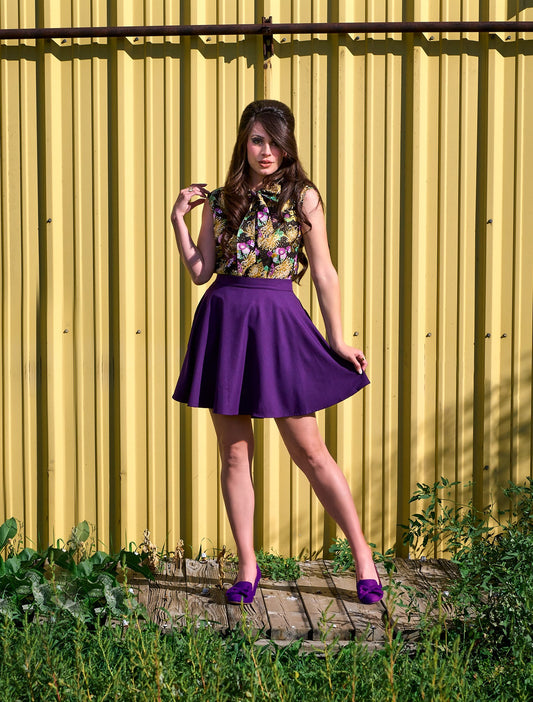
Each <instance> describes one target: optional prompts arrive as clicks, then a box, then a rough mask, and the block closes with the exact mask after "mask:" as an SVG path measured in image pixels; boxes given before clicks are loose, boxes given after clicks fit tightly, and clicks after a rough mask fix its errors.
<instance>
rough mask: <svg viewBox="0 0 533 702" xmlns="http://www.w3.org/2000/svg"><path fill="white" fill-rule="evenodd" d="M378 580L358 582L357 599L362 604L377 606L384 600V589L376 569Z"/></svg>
mask: <svg viewBox="0 0 533 702" xmlns="http://www.w3.org/2000/svg"><path fill="white" fill-rule="evenodd" d="M376 575H377V576H378V579H377V580H370V579H368V580H358V581H357V597H358V598H359V602H360V603H361V604H365V605H367V604H375V603H376V602H379V601H380V600H382V599H383V587H382V585H381V579H380V577H379V573H378V571H377V568H376Z"/></svg>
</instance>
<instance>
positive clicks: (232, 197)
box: [171, 100, 383, 604]
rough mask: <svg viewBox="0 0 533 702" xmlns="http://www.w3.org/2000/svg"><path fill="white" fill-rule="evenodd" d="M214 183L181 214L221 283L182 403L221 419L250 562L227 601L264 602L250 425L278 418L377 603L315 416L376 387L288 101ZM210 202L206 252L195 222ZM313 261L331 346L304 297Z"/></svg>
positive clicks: (368, 563) (231, 504)
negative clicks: (348, 336) (353, 334)
mask: <svg viewBox="0 0 533 702" xmlns="http://www.w3.org/2000/svg"><path fill="white" fill-rule="evenodd" d="M205 185H206V184H205V183H195V184H193V185H190V186H189V187H187V188H185V189H183V190H182V191H181V192H180V194H179V196H178V198H177V200H176V202H175V204H174V207H173V210H172V215H171V221H172V224H173V226H174V231H175V234H176V241H177V244H178V249H179V252H180V255H181V258H182V260H183V262H184V264H185V266H186V268H187V270H188V271H189V273H190V275H191V278H192V280H193V281H194V282H195V283H196V284H197V285H200V284H202V283H206V282H207V281H209V280H210V278H211V276H212V275H213V273H216V274H217V278H216V281H215V282H214V283H213V285H211V287H210V288H209V289H208V290H207V292H206V294H205V295H204V297H203V298H202V300H201V301H200V303H199V305H198V308H197V310H196V314H195V318H194V321H193V325H192V329H191V336H190V339H189V345H188V349H187V353H186V356H185V360H184V362H183V366H182V370H181V373H180V377H179V380H178V383H177V386H176V390H175V392H174V395H173V397H174V399H175V400H178V401H180V402H186V403H188V404H189V405H190V406H193V407H208V408H210V410H211V416H212V419H213V424H214V426H215V431H216V434H217V439H218V445H219V450H220V454H221V460H222V473H221V483H222V492H223V496H224V502H225V505H226V510H227V513H228V518H229V521H230V525H231V529H232V532H233V536H234V539H235V542H236V545H237V555H238V558H239V571H238V574H237V581H236V583H235V584H234V585H233V586H232V587H230V588H229V589H228V590H227V592H226V597H227V599H228V601H229V602H238V603H239V602H252V601H253V598H254V595H255V592H256V589H257V585H258V583H259V579H260V577H261V572H260V570H259V568H258V566H257V563H256V559H255V552H254V547H253V512H254V490H253V484H252V478H251V463H252V456H253V451H254V437H253V431H252V422H251V417H273V418H275V420H276V423H277V426H278V428H279V431H280V433H281V436H282V438H283V441H284V443H285V445H286V446H287V449H288V451H289V454H290V456H291V458H292V460H293V461H294V462H295V463H296V464H297V465H298V466H299V467H300V469H301V470H302V471H303V472H304V473H305V475H306V476H307V477H308V479H309V480H310V482H311V485H312V487H313V489H314V491H315V493H316V494H317V496H318V498H319V499H320V501H321V502H322V504H323V506H324V507H325V509H326V510H327V512H328V513H329V514H330V515H331V516H332V517H333V519H335V521H336V522H337V523H338V524H339V526H340V527H341V529H342V530H343V532H344V534H345V535H346V537H347V539H348V542H349V544H350V547H351V549H352V552H353V556H354V561H355V564H356V573H357V579H358V582H357V593H358V596H359V600H360V601H361V602H363V603H365V604H371V603H373V602H377V601H379V600H380V599H381V598H382V597H383V590H382V588H381V583H380V582H379V577H378V576H377V572H376V568H375V566H374V563H373V560H372V554H371V551H370V549H369V547H368V544H367V543H366V540H365V538H364V536H363V532H362V530H361V526H360V523H359V518H358V516H357V512H356V509H355V505H354V503H353V499H352V496H351V493H350V489H349V487H348V483H347V481H346V479H345V477H344V475H343V473H342V472H341V470H340V468H339V467H338V466H337V464H336V463H335V461H334V460H333V458H332V457H331V455H330V454H329V452H328V450H327V448H326V446H325V444H324V441H323V440H322V438H321V436H320V433H319V430H318V426H317V422H316V418H315V415H314V413H315V412H316V411H317V410H319V409H323V408H325V407H328V406H331V405H333V404H336V403H337V402H340V401H341V400H343V399H345V398H347V397H349V396H351V395H353V394H354V393H355V392H357V391H358V390H360V389H361V388H362V387H364V386H365V385H366V384H367V383H368V382H369V381H368V379H367V377H366V375H365V374H364V371H365V369H366V366H367V361H366V359H365V357H364V355H363V352H362V351H361V350H359V349H355V348H353V347H351V346H349V345H348V344H346V343H345V342H344V339H343V334H342V328H341V314H340V292H339V282H338V278H337V273H336V271H335V268H334V267H333V264H332V262H331V257H330V252H329V247H328V242H327V235H326V225H325V218H324V211H323V209H322V201H321V198H320V195H319V193H318V191H317V189H316V188H315V186H314V185H313V184H312V183H311V181H309V180H308V178H307V176H306V175H305V172H304V170H303V168H302V166H301V164H300V161H299V158H298V152H297V146H296V140H295V137H294V117H293V115H292V112H291V111H290V109H289V108H288V107H287V106H286V105H284V104H283V103H281V102H278V101H276V100H258V101H256V102H253V103H251V104H250V105H248V107H247V108H246V109H245V110H244V112H243V114H242V117H241V121H240V125H239V131H238V135H237V141H236V144H235V147H234V150H233V156H232V159H231V163H230V167H229V171H228V175H227V179H226V183H225V185H224V187H223V188H218V189H217V190H214V191H213V192H211V193H209V191H208V190H206V188H205ZM201 203H204V209H203V216H202V225H201V228H200V234H199V237H198V243H197V244H196V245H195V244H194V242H193V241H192V239H191V237H190V234H189V231H188V229H187V226H186V224H185V222H184V217H185V215H186V214H187V213H189V212H190V211H191V210H192V209H193V208H194V207H197V206H198V205H200V204H201ZM304 244H305V250H306V252H307V258H306V256H305V255H304V252H303V246H304ZM307 259H308V260H307ZM308 265H309V267H310V270H311V276H312V279H313V283H314V285H315V287H316V290H317V294H318V299H319V302H320V308H321V311H322V316H323V318H324V322H325V326H326V332H327V338H328V342H329V344H328V343H327V342H326V341H325V339H324V338H323V337H322V336H321V335H320V333H319V332H318V330H317V329H316V328H315V326H314V325H313V324H312V322H311V320H310V318H309V316H308V315H307V313H306V312H305V311H304V309H303V307H302V306H301V305H300V303H299V301H298V299H297V297H296V296H295V295H294V294H293V292H292V281H293V280H294V281H296V282H299V280H300V279H301V277H302V275H303V274H304V272H305V270H306V268H307V266H308Z"/></svg>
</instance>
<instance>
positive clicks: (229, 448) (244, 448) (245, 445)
mask: <svg viewBox="0 0 533 702" xmlns="http://www.w3.org/2000/svg"><path fill="white" fill-rule="evenodd" d="M218 448H219V452H220V458H221V461H222V468H223V470H226V471H235V470H242V469H247V470H249V467H250V462H251V457H252V453H253V447H252V446H250V443H249V442H248V441H245V440H241V441H225V440H223V439H219V442H218Z"/></svg>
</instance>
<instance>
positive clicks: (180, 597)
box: [148, 561, 187, 631]
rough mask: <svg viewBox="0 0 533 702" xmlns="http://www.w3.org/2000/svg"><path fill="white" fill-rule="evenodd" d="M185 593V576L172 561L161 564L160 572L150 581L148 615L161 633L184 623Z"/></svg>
mask: <svg viewBox="0 0 533 702" xmlns="http://www.w3.org/2000/svg"><path fill="white" fill-rule="evenodd" d="M186 608H187V592H186V583H185V576H184V574H183V572H182V571H180V570H179V569H178V568H176V565H175V564H174V563H173V562H172V561H168V562H162V563H161V564H160V572H158V573H157V575H156V576H155V578H154V579H153V580H151V581H150V585H149V593H148V613H149V616H150V619H151V620H152V621H153V622H155V623H156V624H157V625H158V626H159V627H160V628H161V630H162V631H170V630H172V629H174V628H176V627H178V628H179V627H181V626H183V625H184V623H185V612H186Z"/></svg>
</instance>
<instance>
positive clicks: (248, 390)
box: [173, 275, 370, 417]
mask: <svg viewBox="0 0 533 702" xmlns="http://www.w3.org/2000/svg"><path fill="white" fill-rule="evenodd" d="M369 382H370V381H369V380H368V378H367V377H366V375H365V374H364V373H363V374H362V375H360V374H359V373H357V371H356V370H355V368H354V366H353V364H351V363H350V362H349V361H346V360H345V359H343V358H342V357H341V356H339V355H338V354H337V353H335V351H333V349H332V348H331V347H330V346H329V345H328V343H327V341H326V340H325V339H324V337H323V336H322V335H321V334H320V332H319V331H318V329H317V328H316V327H315V325H314V324H313V322H312V321H311V318H310V317H309V315H308V314H307V312H306V311H305V310H304V308H303V307H302V305H301V303H300V301H299V300H298V298H297V297H296V295H295V294H294V293H293V291H292V281H291V280H289V279H272V278H266V279H265V278H246V277H238V276H231V275H219V276H217V279H216V280H215V282H214V283H213V285H211V286H210V287H209V288H208V290H207V291H206V293H205V295H204V296H203V297H202V299H201V300H200V302H199V304H198V307H197V309H196V313H195V315H194V320H193V324H192V328H191V334H190V338H189V344H188V347H187V353H186V354H185V359H184V361H183V366H182V369H181V373H180V376H179V379H178V383H177V385H176V389H175V391H174V394H173V398H174V399H175V400H177V401H178V402H185V403H187V404H188V405H190V406H191V407H209V408H210V409H212V410H213V412H216V413H218V414H232V415H236V414H248V415H251V416H252V417H294V416H300V415H305V414H311V413H312V412H316V411H317V410H320V409H324V408H325V407H330V406H331V405H335V404H337V402H340V401H341V400H345V399H346V398H347V397H350V396H351V395H354V394H355V393H356V392H357V391H358V390H360V389H361V388H363V387H364V386H365V385H368V383H369Z"/></svg>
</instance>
